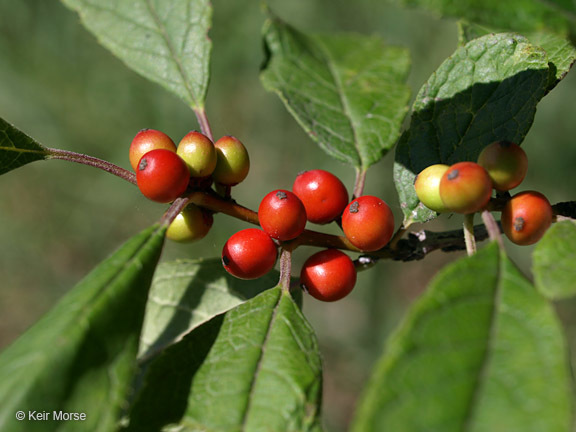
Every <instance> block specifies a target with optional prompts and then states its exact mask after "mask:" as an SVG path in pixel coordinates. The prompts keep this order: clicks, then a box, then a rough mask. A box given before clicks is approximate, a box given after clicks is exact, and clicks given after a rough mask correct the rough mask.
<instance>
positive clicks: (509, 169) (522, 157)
mask: <svg viewBox="0 0 576 432" xmlns="http://www.w3.org/2000/svg"><path fill="white" fill-rule="evenodd" d="M478 164H479V165H481V166H483V167H484V168H485V169H486V171H488V175H489V176H490V178H491V179H492V184H493V186H494V189H497V190H499V191H507V190H510V189H514V188H515V187H516V186H518V185H519V184H520V183H522V180H524V177H525V176H526V171H527V170H528V157H527V156H526V152H524V150H522V147H520V146H519V145H518V144H514V143H512V142H510V141H496V142H493V143H492V144H490V145H489V146H487V147H485V148H484V150H482V152H481V153H480V156H478Z"/></svg>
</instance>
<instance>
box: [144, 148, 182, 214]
mask: <svg viewBox="0 0 576 432" xmlns="http://www.w3.org/2000/svg"><path fill="white" fill-rule="evenodd" d="M189 180H190V172H189V171H188V167H187V166H186V163H185V162H184V161H183V160H182V159H181V158H180V156H178V155H177V154H176V153H174V152H172V151H170V150H164V149H157V150H152V151H150V152H148V153H146V154H145V155H144V156H142V159H140V162H139V163H138V170H137V171H136V183H137V184H138V188H139V189H140V192H142V194H143V195H144V196H145V197H146V198H148V199H151V200H152V201H157V202H161V203H169V202H171V201H174V200H175V199H176V198H178V197H179V196H180V195H182V194H183V193H184V192H185V191H186V188H187V187H188V182H189Z"/></svg>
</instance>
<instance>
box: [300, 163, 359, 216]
mask: <svg viewBox="0 0 576 432" xmlns="http://www.w3.org/2000/svg"><path fill="white" fill-rule="evenodd" d="M292 192H294V193H295V194H296V195H297V196H298V198H300V201H302V203H303V204H304V207H305V208H306V215H307V217H308V220H309V221H310V222H313V223H317V224H327V223H329V222H332V221H333V220H334V219H336V218H338V216H340V215H341V214H342V210H344V208H345V207H346V205H347V204H348V191H347V190H346V187H345V186H344V184H343V183H342V182H341V181H340V179H339V178H338V177H336V176H335V175H334V174H332V173H329V172H328V171H324V170H320V169H316V170H310V171H304V172H302V173H300V174H298V176H297V177H296V180H295V181H294V185H293V186H292Z"/></svg>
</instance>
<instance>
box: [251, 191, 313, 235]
mask: <svg viewBox="0 0 576 432" xmlns="http://www.w3.org/2000/svg"><path fill="white" fill-rule="evenodd" d="M258 220H259V221H260V226H261V227H262V229H263V230H264V231H265V232H266V233H267V234H268V235H269V236H270V237H272V238H275V239H278V240H292V239H294V238H296V237H298V236H299V235H300V234H302V231H304V227H305V226H306V209H305V208H304V204H302V201H300V199H299V198H298V197H297V196H296V195H295V194H293V193H292V192H290V191H287V190H275V191H272V192H270V193H269V194H267V195H266V196H265V197H264V198H263V199H262V201H261V202H260V207H259V208H258Z"/></svg>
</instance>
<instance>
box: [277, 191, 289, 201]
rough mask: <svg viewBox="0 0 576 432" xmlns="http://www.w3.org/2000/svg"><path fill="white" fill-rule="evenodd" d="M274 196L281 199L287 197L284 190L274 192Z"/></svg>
mask: <svg viewBox="0 0 576 432" xmlns="http://www.w3.org/2000/svg"><path fill="white" fill-rule="evenodd" d="M276 196H277V197H278V199H281V200H283V199H286V198H288V195H286V192H282V191H278V192H276Z"/></svg>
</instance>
